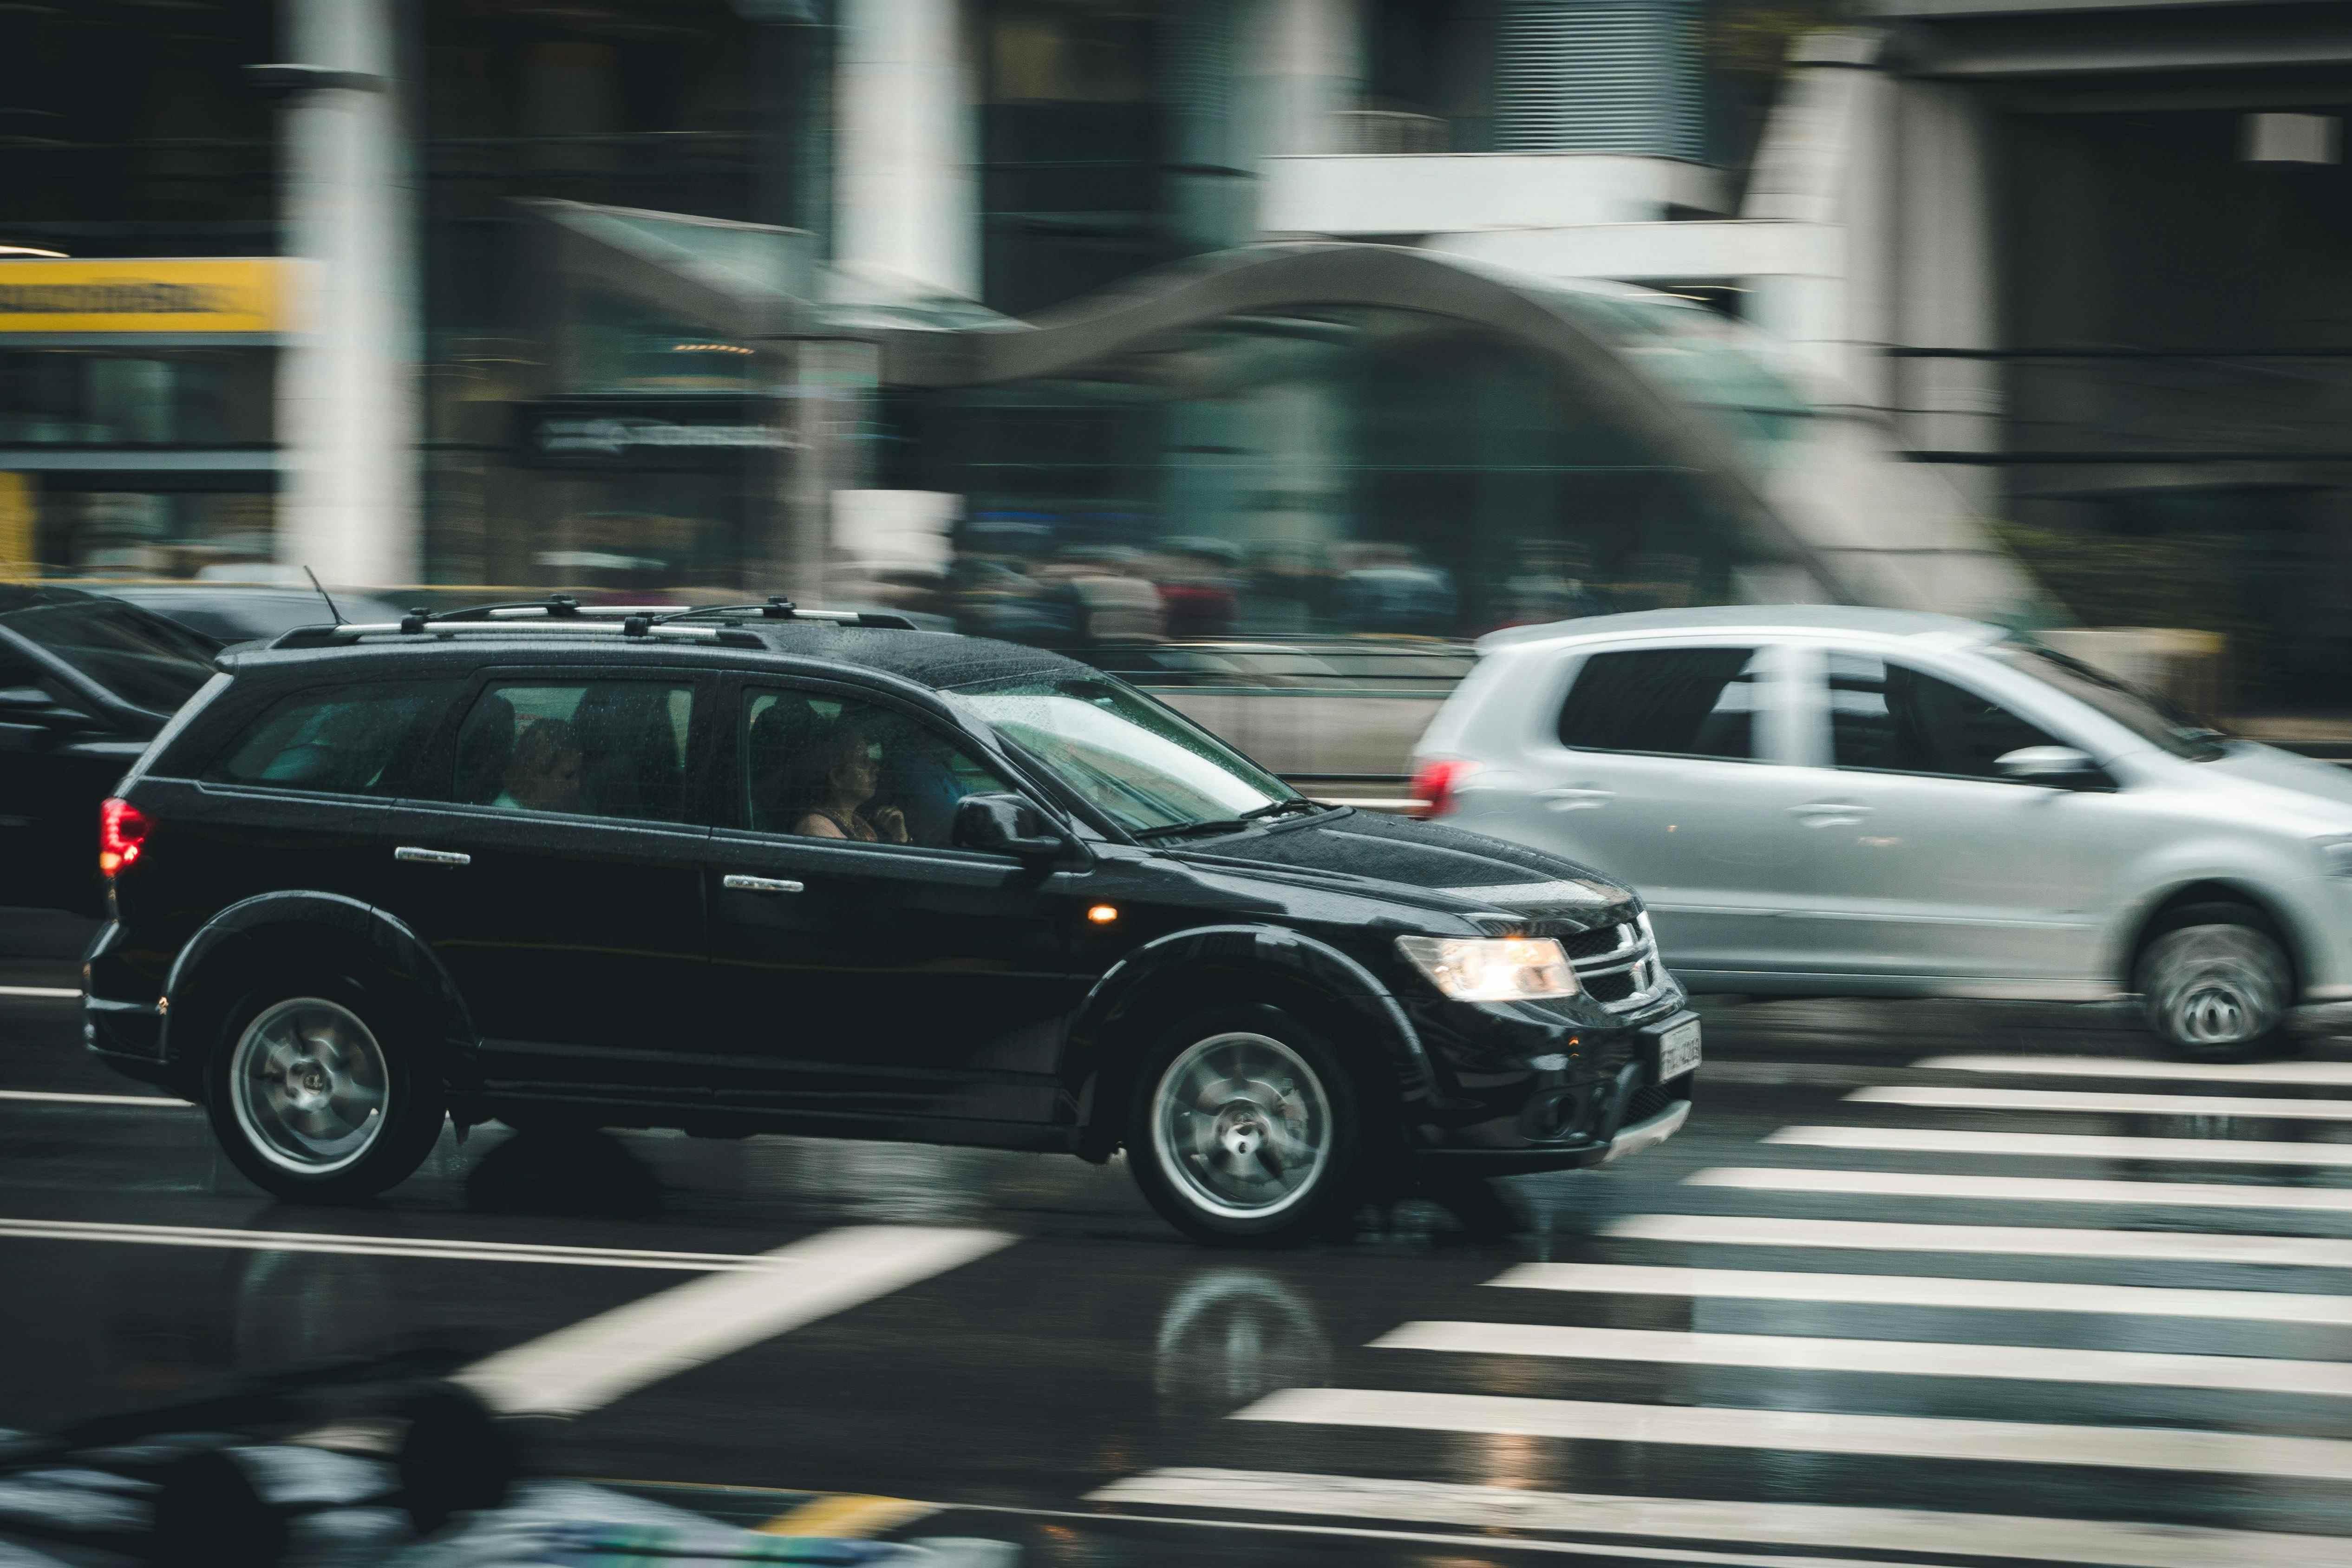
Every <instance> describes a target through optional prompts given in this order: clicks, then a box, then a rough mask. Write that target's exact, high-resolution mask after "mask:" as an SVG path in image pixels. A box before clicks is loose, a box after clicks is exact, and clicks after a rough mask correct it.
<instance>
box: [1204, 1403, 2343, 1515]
mask: <svg viewBox="0 0 2352 1568" xmlns="http://www.w3.org/2000/svg"><path fill="white" fill-rule="evenodd" d="M1235 1418H1236V1419H1238V1420H1243V1421H1285V1422H1297V1423H1299V1424H1302V1425H1308V1426H1378V1427H1386V1428H1390V1429H1394V1430H1404V1431H1418V1432H1475V1433H1481V1434H1486V1435H1488V1436H1520V1437H1573V1438H1583V1439H1587V1440H1590V1441H1595V1442H1604V1443H1667V1444H1677V1445H1684V1446H1688V1447H1706V1448H1752V1449H1758V1450H1765V1451H1775V1452H1780V1453H1807V1454H1863V1455H1868V1456H1870V1457H1872V1458H1912V1459H1968V1460H1972V1461H1975V1462H1978V1463H1982V1462H1984V1461H1987V1460H1993V1461H1998V1462H2002V1463H2009V1464H2021V1465H2096V1466H2108V1467H2113V1468H2119V1469H2133V1470H2180V1471H2190V1472H2194V1473H2197V1474H2200V1475H2216V1476H2289V1477H2294V1478H2297V1479H2306V1480H2324V1481H2342V1480H2352V1442H2345V1441H2343V1440H2342V1439H2340V1438H2335V1437H2268V1436H2249V1435H2247V1434H2244V1433H2239V1432H2204V1431H2195V1430H2187V1429H2178V1428H2172V1427H2160V1426H2058V1425H2054V1424H2049V1425H2045V1424H2042V1423H2036V1422H2023V1421H1954V1420H1946V1419H1942V1418H1940V1417H1936V1416H1925V1415H1844V1414H1842V1413H1836V1412H1831V1411H1817V1410H1747V1409H1737V1408H1729V1407H1726V1406H1720V1405H1612V1404H1601V1403H1598V1402H1592V1401H1586V1400H1577V1399H1528V1398H1522V1397H1519V1396H1517V1395H1511V1394H1415V1393H1409V1392H1402V1391H1396V1390H1389V1389H1372V1388H1291V1389H1285V1390H1283V1391H1282V1392H1281V1393H1279V1394H1268V1395H1267V1396H1266V1397H1265V1398H1264V1399H1261V1400H1259V1401H1258V1402H1257V1403H1256V1404H1255V1405H1251V1406H1249V1408H1247V1409H1246V1410H1243V1411H1240V1412H1238V1413H1237V1415H1236V1417H1235ZM1948 1550H1949V1548H1947V1551H1948Z"/></svg>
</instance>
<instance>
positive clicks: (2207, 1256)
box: [1601, 1214, 2352, 1268]
mask: <svg viewBox="0 0 2352 1568" xmlns="http://www.w3.org/2000/svg"><path fill="white" fill-rule="evenodd" d="M1601 1234H1602V1235H1603V1236H1609V1237H1622V1238H1625V1239H1627V1240H1632V1241H1680V1242H1692V1243H1696V1244H1699V1245H1703V1246H1713V1247H1847V1248H1852V1249H1854V1250H1858V1251H1866V1252H1972V1253H1999V1254H2009V1255H2013V1256H2016V1257H2021V1258H2160V1259H2162V1260H2164V1261H2166V1262H2172V1263H2268V1264H2276V1265H2279V1266H2281V1267H2283V1268H2352V1241H2334V1240H2326V1239H2315V1238H2314V1237H2302V1236H2228V1235H2221V1236H2217V1235H2213V1234H2210V1233H2208V1232H2199V1231H2177V1230H2075V1229H2067V1228H2063V1227H2059V1226H2013V1225H1897V1224H1892V1223H1888V1222H1885V1221H1880V1220H1850V1219H1780V1218H1762V1217H1758V1216H1753V1215H1711V1214H1644V1215H1631V1216H1629V1217H1627V1218H1624V1219H1620V1220H1612V1221H1611V1222H1610V1223H1609V1224H1608V1225H1607V1226H1604V1227H1603V1228H1602V1230H1601Z"/></svg>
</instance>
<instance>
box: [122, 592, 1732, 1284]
mask: <svg viewBox="0 0 2352 1568" xmlns="http://www.w3.org/2000/svg"><path fill="white" fill-rule="evenodd" d="M894 620H895V617H890V616H876V615H866V616H834V617H826V616H821V615H814V614H795V613H794V612H793V611H792V609H791V608H790V606H788V605H781V604H779V603H777V602H773V601H772V602H771V603H770V604H769V605H764V606H756V605H755V606H742V607H735V608H726V609H718V610H712V609H703V610H695V611H688V612H676V611H660V610H644V611H637V612H634V613H633V612H628V611H625V610H614V611H583V610H581V609H580V608H578V607H577V606H574V605H571V604H569V603H568V602H565V601H557V602H554V603H553V604H552V605H551V606H547V607H541V606H507V607H499V608H488V609H483V610H478V611H470V612H456V613H453V614H451V615H449V616H438V617H429V618H428V617H422V616H410V617H407V618H406V619H404V621H403V622H401V623H396V624H395V623H379V624H372V625H370V626H343V627H335V628H328V627H318V628H312V629H310V630H305V631H295V632H289V633H288V634H286V635H285V636H283V637H278V638H277V639H276V640H275V641H274V642H272V643H270V644H268V645H262V644H250V645H247V646H246V647H240V648H236V649H232V650H230V651H229V652H227V653H226V654H224V655H222V656H221V658H220V665H221V673H220V674H219V675H217V676H216V677H215V679H213V680H212V682H211V683H210V684H209V685H208V686H207V687H206V689H205V690H204V691H203V692H201V693H200V694H199V695H198V696H197V697H196V698H195V699H194V700H193V701H191V702H190V703H189V704H188V706H187V707H186V708H185V709H184V710H182V712H181V714H180V715H179V716H178V718H177V719H176V720H175V721H173V724H172V725H171V726H170V728H169V729H168V730H167V731H165V732H164V733H163V735H162V736H160V737H159V738H158V739H157V741H156V742H155V743H154V744H153V745H152V747H151V748H150V749H149V750H148V752H146V754H145V755H144V756H143V757H142V759H141V760H140V762H139V763H138V765H137V766H136V767H135V768H134V769H132V770H131V773H130V775H129V776H128V777H127V778H126V779H125V780H124V781H123V783H122V785H121V790H120V793H119V796H118V797H117V798H116V799H114V800H111V801H110V802H109V803H108V805H107V806H106V811H105V820H104V829H103V834H102V839H103V842H102V846H101V847H102V857H101V858H102V860H103V861H104V862H105V863H106V864H107V865H108V866H109V868H110V876H109V889H110V891H109V903H110V921H109V923H108V924H107V925H106V926H105V927H104V928H103V929H102V931H100V934H99V936H98V937H97V939H96V940H95V942H93V944H92V946H91V948H90V951H89V958H88V961H87V963H86V966H85V968H86V978H87V998H86V1002H85V1035H86V1038H87V1040H88V1043H89V1046H90V1047H91V1048H92V1049H93V1050H95V1051H96V1052H98V1053H99V1054H100V1057H102V1058H104V1059H105V1060H106V1061H108V1062H109V1063H110V1064H112V1065H113V1066H114V1067H116V1068H120V1069H121V1070H122V1071H123V1072H125V1073H127V1074H129V1075H131V1076H132V1077H134V1078H138V1079H143V1080H146V1081H149V1082H152V1083H157V1084H161V1085H164V1086H167V1087H169V1088H170V1089H173V1091H175V1092H177V1093H181V1094H184V1095H186V1096H188V1097H190V1098H192V1099H195V1100H200V1101H201V1102H202V1103H204V1104H205V1106H206V1107H207V1108H208V1111H209V1114H210V1117H211V1121H212V1123H213V1126H214V1129H215V1132H216V1133H217V1135H218V1136H219V1138H220V1140H221V1142H222V1143H223V1146H224V1148H225V1150H226V1152H227V1153H228V1155H229V1156H230V1158H231V1159H232V1160H233V1161H234V1162H235V1163H236V1164H237V1165H238V1167H239V1168H240V1169H241V1170H242V1171H244V1172H245V1173H247V1175H248V1176H250V1177H252V1178H253V1179H254V1180H255V1181H257V1183H259V1184H261V1185H263V1186H264V1187H267V1188H268V1189H269V1190H271V1191H273V1192H275V1193H277V1194H280V1195H282V1196H287V1197H292V1198H305V1197H307V1198H317V1199H346V1198H354V1197H359V1196H363V1195H366V1194H372V1193H373V1192H376V1191H379V1190H381V1189H383V1188H384V1187H386V1186H389V1185H391V1184H394V1183H396V1182H398V1181H400V1180H402V1179H403V1178H404V1177H405V1176H406V1175H407V1174H408V1173H410V1172H411V1171H413V1170H414V1169H415V1166H416V1165H417V1164H418V1163H420V1162H421V1161H422V1160H423V1158H424V1156H425V1153H426V1152H427V1151H428V1150H429V1149H430V1147H431V1146H432V1143H433V1142H434V1141H435V1139H436V1137H437V1135H438V1133H439V1131H440V1129H441V1127H442V1125H443V1122H444V1120H445V1116H446V1117H454V1118H455V1119H456V1121H457V1123H458V1125H459V1126H460V1127H464V1126H467V1125H471V1124H473V1123H477V1122H480V1121H489V1120H493V1119H496V1120H500V1121H506V1122H508V1123H509V1125H512V1126H515V1127H518V1128H521V1129H524V1130H526V1131H528V1130H530V1129H534V1128H541V1127H584V1126H606V1127H610V1126H660V1127H675V1128H680V1129H683V1130H684V1131H688V1132H689V1133H694V1134H701V1135H713V1136H739V1135H742V1134H745V1133H752V1132H766V1131H788V1132H798V1133H814V1134H820V1135H824V1134H829V1135H836V1136H845V1137H863V1138H892V1139H907V1140H916V1141H921V1142H939V1143H959V1144H971V1145H983V1146H993V1147H1002V1148H1015V1149H1028V1150H1036V1151H1052V1152H1070V1153H1076V1154H1078V1155H1080V1156H1082V1157H1084V1158H1087V1159H1089V1160H1094V1161H1101V1160H1105V1159H1108V1157H1109V1156H1110V1155H1111V1154H1112V1153H1113V1152H1116V1151H1117V1150H1118V1149H1120V1148H1122V1147H1124V1148H1125V1149H1126V1150H1127V1151H1128V1155H1129V1163H1130V1165H1131V1166H1132V1168H1133V1172H1134V1174H1135V1176H1136V1178H1137V1180H1138V1182H1139V1184H1140V1185H1141V1186H1142V1188H1143V1190H1144V1192H1145V1193H1146V1194H1147V1195H1148V1196H1149V1197H1150V1199H1151V1201H1152V1203H1153V1204H1154V1205H1155V1206H1156V1207H1157V1208H1158V1209H1159V1210H1160V1212H1161V1213H1162V1214H1163V1215H1166V1216H1167V1217H1168V1218H1169V1219H1170V1220H1171V1222H1172V1223H1174V1224H1175V1225H1177V1226H1179V1227H1181V1228H1182V1229H1184V1230H1186V1231H1187V1232H1189V1233H1191V1234H1192V1235H1194V1236H1196V1237H1203V1238H1208V1239H1225V1240H1247V1239H1271V1238H1275V1237H1289V1236H1295V1235H1298V1234H1302V1233H1305V1232H1307V1231H1308V1230H1309V1229H1311V1228H1314V1227H1316V1226H1319V1225H1322V1224H1325V1223H1327V1222H1329V1221H1331V1220H1332V1219H1334V1218H1335V1217H1336V1216H1338V1215H1341V1214H1344V1213H1345V1212H1348V1210H1349V1208H1350V1206H1351V1205H1352V1201H1353V1199H1355V1198H1356V1197H1358V1196H1360V1195H1362V1194H1366V1193H1368V1192H1374V1191H1379V1190H1401V1188H1402V1184H1408V1183H1410V1182H1412V1180H1415V1179H1417V1177H1418V1176H1419V1175H1421V1174H1423V1173H1428V1172H1432V1171H1439V1172H1444V1171H1455V1172H1462V1173H1480V1174H1486V1173H1510V1172H1518V1171H1532V1170H1546V1169H1561V1168H1569V1167H1577V1166H1588V1165H1594V1164H1599V1163H1605V1162H1607V1161H1609V1160H1612V1159H1614V1158H1619V1157H1622V1156H1623V1155H1625V1154H1628V1153H1632V1152H1637V1151H1638V1150H1640V1149H1643V1148H1646V1147H1648V1146H1650V1145H1651V1144H1653V1143H1655V1142H1659V1141H1661V1140H1663V1139H1664V1138H1665V1137H1667V1136H1670V1135H1671V1134H1672V1133H1673V1132H1674V1131H1676V1130H1677V1129H1678V1128H1679V1127H1680V1126H1681V1124H1682V1122H1683V1120H1684V1118H1685V1116H1686V1114H1687V1111H1688V1108H1689V1096H1690V1086H1691V1082H1692V1079H1693V1077H1694V1076H1695V1074H1694V1073H1693V1071H1692V1068H1693V1067H1694V1066H1695V1064H1696V1060H1697V1057H1698V1040H1697V1033H1698V1026H1697V1022H1696V1018H1695V1017H1694V1016H1692V1015H1691V1014H1690V1013H1688V1012H1687V1011H1686V1010H1685V1007H1684V998H1683V994H1682V991H1681V988H1680V987H1679V986H1678V985H1677V984H1675V981H1674V980H1673V978H1672V977H1671V976H1670V975H1668V974H1667V973H1665V972H1664V970H1663V969H1662V968H1661V967H1660V966H1659V964H1658V962H1657V956H1656V949H1655V943H1654V940H1653V938H1652V936H1651V932H1650V929H1649V921H1648V919H1647V917H1646V915H1645V914H1644V913H1643V909H1642V905H1641V903H1640V900H1639V899H1638V898H1637V897H1636V896H1635V895H1634V894H1633V892H1631V891H1630V890H1628V889H1623V888H1622V887H1619V886H1617V885H1615V884H1613V883H1611V882H1609V881H1607V880H1606V879H1602V878H1601V877H1598V876H1596V875H1595V874H1593V873H1592V872H1590V871H1588V870H1586V869H1584V868H1580V867H1578V866H1574V865H1571V864H1569V863H1567V862H1564V861H1562V860H1560V859H1559V858H1555V857H1551V856H1547V855H1544V854H1541V853H1538V852H1536V851H1531V850H1528V849H1525V848H1522V847H1517V846H1512V845H1508V844H1505V843H1502V842H1500V841H1498V840H1494V839H1488V838H1485V837H1478V836H1475V835H1472V834H1466V833H1463V832H1459V831H1457V830H1454V829H1451V828H1446V827H1443V826H1435V825H1432V824H1425V823H1418V822H1410V821H1404V820H1400V819H1397V818H1392V817H1386V816H1377V815H1372V814H1367V813H1364V812H1360V811H1356V810H1351V809H1348V808H1344V807H1331V806H1325V805H1318V804H1316V803H1314V802H1311V801H1308V800H1307V799H1305V798H1303V797H1301V796H1299V795H1297V794H1296V792H1294V791H1293V790H1291V789H1290V788H1289V787H1288V786H1287V785H1286V784H1282V783H1281V782H1280V781H1279V780H1276V778H1274V777H1273V776H1272V775H1270V774H1268V773H1265V772H1264V771H1263V770H1261V769H1260V768H1258V767H1257V766H1256V765H1255V763H1250V762H1248V761H1247V760H1246V759H1245V758H1243V757H1242V756H1240V755H1239V754H1238V753H1236V752H1233V751H1232V750H1231V749H1230V748H1228V747H1226V746H1225V745H1224V744H1223V742H1220V741H1218V740H1217V739H1216V738H1215V737H1213V736H1212V735H1211V734H1209V733H1208V732H1207V731H1203V730H1202V729H1200V728H1199V727H1198V726H1196V725H1194V724H1192V722H1191V721H1189V720H1186V719H1184V718H1182V717H1181V715H1178V714H1176V713H1174V712H1173V711H1172V710H1169V709H1167V708H1165V707H1163V706H1161V705H1160V704H1159V703H1158V702H1156V701H1154V700H1151V699H1150V698H1148V697H1146V696H1144V695H1142V694H1140V693H1139V692H1137V691H1135V690H1134V689H1132V688H1130V687H1128V686H1126V685H1125V684H1124V683H1122V682H1120V681H1118V679H1116V678H1112V677H1107V676H1105V675H1104V674H1102V673H1101V672H1100V671H1098V670H1095V669H1092V668H1088V667H1087V666H1085V665H1081V664H1078V663H1076V662H1074V661H1072V660H1069V659H1066V658H1061V657H1058V656H1056V655H1053V654H1049V653H1044V652H1040V651H1038V650H1035V649H1032V648H1026V647H1015V646H1013V645H1009V644H1003V643H994V642H987V641H982V640H979V639H974V638H970V637H956V636H952V635H950V634H944V633H938V632H924V631H916V630H911V629H904V628H903V627H901V626H896V625H893V624H892V623H893V622H894Z"/></svg>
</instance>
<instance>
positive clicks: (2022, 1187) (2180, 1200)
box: [1683, 1165, 2352, 1214]
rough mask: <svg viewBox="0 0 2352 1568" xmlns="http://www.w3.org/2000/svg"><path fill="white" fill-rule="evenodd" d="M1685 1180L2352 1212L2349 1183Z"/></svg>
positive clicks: (1843, 1177)
mask: <svg viewBox="0 0 2352 1568" xmlns="http://www.w3.org/2000/svg"><path fill="white" fill-rule="evenodd" d="M1683 1183H1684V1184H1685V1186H1694V1187H1736V1188H1738V1189H1739V1190H1740V1191H1742V1192H1750V1193H1822V1194H1851V1195H1854V1196H1860V1197H1874V1198H1952V1199H1958V1200H1969V1199H1989V1200H1990V1201H1992V1202H1995V1203H2032V1204H2146V1205H2154V1206H2157V1207H2163V1208H2170V1207H2174V1206H2178V1207H2181V1208H2215V1209H2305V1210H2317V1211H2321V1212H2325V1213H2328V1214H2352V1187H2276V1186H2256V1185H2253V1184H2246V1185H2242V1186H2240V1185H2233V1184H2226V1183H2221V1182H2110V1181H2088V1180H2069V1179H2062V1178H2059V1177H2053V1176H1947V1175H1938V1174H1935V1173H1923V1172H1918V1171H1816V1170H1811V1169H1809V1168H1805V1167H1801V1166H1793V1165H1792V1166H1762V1165H1717V1166H1714V1167H1711V1168H1709V1169H1707V1170H1704V1171H1694V1172H1692V1173H1690V1174H1689V1175H1687V1176H1685V1177H1684V1178H1683Z"/></svg>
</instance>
